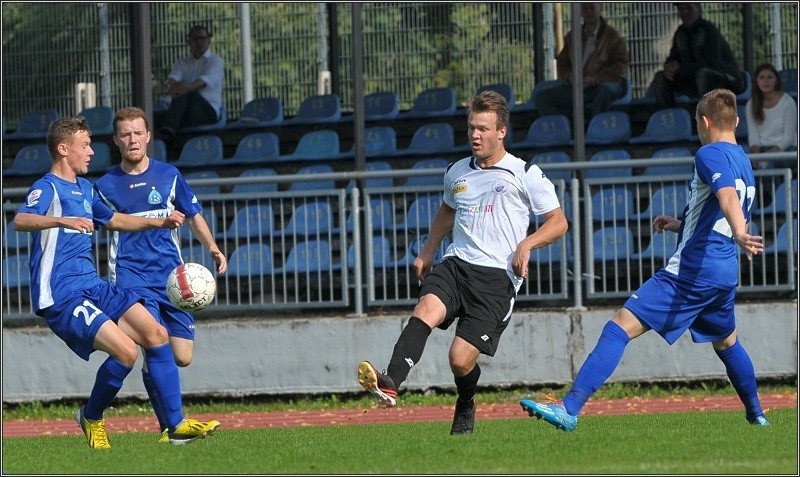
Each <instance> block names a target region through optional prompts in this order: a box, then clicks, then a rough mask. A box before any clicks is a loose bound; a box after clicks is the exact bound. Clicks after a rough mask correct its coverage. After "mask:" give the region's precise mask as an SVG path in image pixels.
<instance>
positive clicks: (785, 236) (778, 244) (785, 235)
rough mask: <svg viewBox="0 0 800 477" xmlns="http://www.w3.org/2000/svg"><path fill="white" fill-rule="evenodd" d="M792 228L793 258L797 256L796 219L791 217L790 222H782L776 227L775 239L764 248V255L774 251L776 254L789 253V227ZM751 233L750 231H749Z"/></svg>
mask: <svg viewBox="0 0 800 477" xmlns="http://www.w3.org/2000/svg"><path fill="white" fill-rule="evenodd" d="M790 227H791V229H792V235H793V236H792V241H793V242H794V254H795V259H796V258H797V243H798V235H800V233H798V230H797V219H792V221H791V222H784V223H783V224H782V225H781V226H780V228H779V229H778V233H777V235H775V241H774V242H772V243H771V244H770V245H768V246H766V247H765V248H764V255H771V254H774V253H778V254H787V253H789V228H790ZM751 233H752V232H751Z"/></svg>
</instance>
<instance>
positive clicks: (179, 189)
mask: <svg viewBox="0 0 800 477" xmlns="http://www.w3.org/2000/svg"><path fill="white" fill-rule="evenodd" d="M150 138H151V133H150V128H149V126H148V122H147V116H146V115H145V113H144V111H142V110H141V109H139V108H135V107H128V108H123V109H120V110H119V111H118V112H117V114H116V115H115V117H114V136H113V140H114V144H116V146H117V147H118V148H119V152H120V155H121V156H122V162H121V163H120V165H118V166H116V167H114V168H113V169H112V170H110V171H109V172H107V173H106V174H105V175H103V177H101V178H100V179H98V180H97V182H95V185H94V187H95V189H96V190H97V192H98V194H99V195H100V198H101V199H102V200H103V201H104V202H105V203H106V204H107V205H108V206H109V207H110V208H111V209H112V210H115V211H118V212H123V213H126V214H132V215H138V216H140V217H150V216H152V215H154V214H156V215H163V214H168V213H170V212H172V211H173V210H177V211H179V212H182V213H183V214H184V215H185V217H186V220H187V222H188V224H189V228H190V229H191V231H192V233H193V234H194V235H195V237H197V238H198V240H199V241H200V243H201V244H202V245H203V246H204V247H205V248H206V249H208V250H209V252H210V253H211V256H212V257H213V259H214V261H215V262H216V264H217V271H218V272H219V273H220V274H222V273H225V270H226V269H227V267H228V262H227V259H226V258H225V254H223V253H222V252H221V251H220V250H219V247H217V244H216V242H215V240H214V236H213V235H212V234H211V231H210V230H209V227H208V224H207V223H206V221H205V219H204V218H203V215H202V214H201V213H200V212H201V211H202V206H201V205H200V203H199V202H198V200H197V197H196V196H195V195H194V192H192V189H191V188H190V187H189V184H187V183H186V180H185V179H184V177H183V175H181V173H180V172H179V171H178V169H177V168H176V167H175V166H173V165H171V164H167V163H166V162H161V161H157V160H154V159H151V158H149V157H148V156H147V144H148V143H149V142H150ZM108 263H109V281H110V282H111V283H113V284H115V285H117V286H119V287H121V288H124V289H126V290H131V291H133V292H134V293H136V294H137V295H139V296H140V297H142V298H143V299H144V305H145V307H146V308H147V310H148V311H149V312H150V314H152V315H153V316H154V317H155V318H156V320H157V321H158V322H159V323H160V324H162V325H163V326H164V327H165V328H166V329H167V332H168V333H169V341H170V345H171V346H172V352H173V354H174V356H175V361H176V363H177V365H178V366H180V367H185V366H188V365H189V364H190V363H191V362H192V357H193V355H194V333H195V326H194V317H193V316H192V314H191V313H190V312H187V311H183V310H181V309H179V308H177V307H176V306H175V305H173V304H172V303H171V302H170V300H169V298H168V297H167V292H166V287H165V284H166V282H167V276H168V275H169V273H170V271H172V269H174V268H175V267H177V266H178V265H180V264H181V263H183V258H182V257H181V253H180V238H179V237H178V234H177V231H175V230H164V229H154V230H148V231H146V232H136V233H124V232H115V233H114V234H113V235H112V238H111V244H110V246H109V247H108ZM142 381H143V382H144V387H145V389H146V390H147V394H148V396H149V397H150V402H151V403H152V405H153V410H154V411H155V414H156V417H157V418H158V422H159V425H160V426H161V441H162V442H168V441H169V436H168V430H167V427H168V423H167V419H166V417H167V416H166V413H165V411H164V410H163V409H161V408H160V406H159V400H158V399H157V396H156V394H157V393H156V390H155V388H154V386H153V380H152V377H151V374H150V372H149V371H148V369H147V366H146V363H145V365H144V366H143V367H142Z"/></svg>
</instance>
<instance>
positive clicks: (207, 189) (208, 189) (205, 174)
mask: <svg viewBox="0 0 800 477" xmlns="http://www.w3.org/2000/svg"><path fill="white" fill-rule="evenodd" d="M183 177H184V178H185V179H186V180H187V181H188V182H189V186H190V187H191V188H192V190H193V191H194V194H195V195H196V196H197V198H198V199H203V198H205V196H207V195H212V194H219V193H220V192H221V190H220V186H219V183H211V184H208V185H192V180H193V179H219V174H217V172H216V171H212V170H205V171H192V172H187V173H186V174H184V175H183Z"/></svg>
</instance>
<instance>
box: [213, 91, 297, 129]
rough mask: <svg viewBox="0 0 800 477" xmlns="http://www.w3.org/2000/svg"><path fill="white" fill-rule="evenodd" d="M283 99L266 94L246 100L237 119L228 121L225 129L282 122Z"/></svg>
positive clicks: (261, 126) (265, 125)
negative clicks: (263, 96) (266, 95)
mask: <svg viewBox="0 0 800 477" xmlns="http://www.w3.org/2000/svg"><path fill="white" fill-rule="evenodd" d="M283 119H284V118H283V100H282V99H280V98H275V97H272V96H268V97H265V98H256V99H253V100H251V101H248V102H247V104H245V105H244V108H242V112H241V114H239V119H237V120H235V121H230V122H228V123H227V124H226V125H225V129H253V128H264V127H269V126H277V125H279V124H281V123H283Z"/></svg>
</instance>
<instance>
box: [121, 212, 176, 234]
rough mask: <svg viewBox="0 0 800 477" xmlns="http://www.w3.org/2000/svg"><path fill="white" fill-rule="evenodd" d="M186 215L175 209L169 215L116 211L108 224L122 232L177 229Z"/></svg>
mask: <svg viewBox="0 0 800 477" xmlns="http://www.w3.org/2000/svg"><path fill="white" fill-rule="evenodd" d="M183 219H184V215H183V214H182V213H181V212H178V211H177V210H176V211H173V212H172V213H171V214H169V216H168V217H137V216H135V215H128V214H121V213H119V212H117V213H115V214H114V216H113V217H112V218H111V220H109V221H108V224H106V228H107V229H109V230H119V231H122V232H141V231H142V230H150V229H158V228H163V229H176V228H178V227H180V226H181V225H183Z"/></svg>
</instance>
